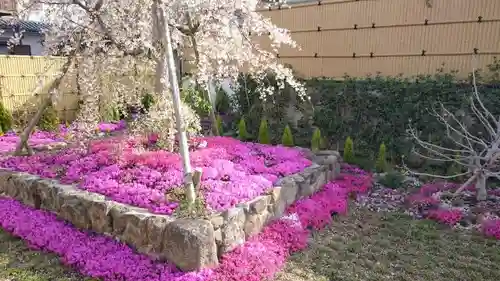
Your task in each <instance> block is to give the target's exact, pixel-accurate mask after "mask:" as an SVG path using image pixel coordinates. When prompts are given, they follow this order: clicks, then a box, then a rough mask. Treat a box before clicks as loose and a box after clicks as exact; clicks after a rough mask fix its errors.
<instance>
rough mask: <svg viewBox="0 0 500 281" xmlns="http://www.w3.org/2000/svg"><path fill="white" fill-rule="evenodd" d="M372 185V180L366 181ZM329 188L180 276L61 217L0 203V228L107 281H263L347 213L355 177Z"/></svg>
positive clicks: (167, 266)
mask: <svg viewBox="0 0 500 281" xmlns="http://www.w3.org/2000/svg"><path fill="white" fill-rule="evenodd" d="M364 177H365V178H364V180H365V181H366V180H367V179H368V178H369V177H370V176H369V175H366V176H364ZM346 178H348V179H347V180H338V181H334V182H331V183H328V184H327V185H325V186H324V188H323V189H322V190H321V191H320V192H318V193H316V194H314V195H313V196H311V197H309V198H305V199H302V200H299V201H297V202H296V203H295V204H294V205H293V206H292V207H290V208H289V209H288V210H287V216H285V217H283V218H281V219H278V220H276V221H274V222H272V223H271V224H269V225H268V226H267V227H265V228H264V230H263V231H262V232H261V233H260V234H258V235H256V236H254V237H251V238H250V239H248V240H247V241H246V242H245V244H243V245H241V246H239V247H238V248H236V249H235V250H233V251H232V252H230V253H226V254H225V255H224V256H223V257H222V259H221V264H220V266H219V267H218V268H216V269H213V270H203V271H201V272H190V273H183V272H180V271H179V270H178V269H177V268H176V267H175V266H173V265H172V264H170V263H162V262H154V261H152V260H150V259H149V258H148V257H146V256H144V255H140V254H137V253H134V251H133V250H132V249H131V248H129V247H128V246H126V245H125V244H122V243H119V242H117V241H116V240H114V239H112V238H110V237H106V236H103V235H97V234H89V233H87V232H84V231H80V230H77V229H75V228H73V227H72V226H71V225H70V224H68V223H65V222H62V221H60V220H58V219H56V217H55V215H53V214H51V213H48V212H45V211H41V210H34V209H32V208H29V207H26V206H23V205H22V204H21V203H19V202H17V201H15V200H12V199H7V198H0V226H1V227H2V228H4V229H5V230H7V231H9V232H11V233H12V234H14V235H16V236H18V237H21V238H23V239H24V240H25V241H26V242H27V243H28V244H29V246H30V247H32V248H34V249H37V250H44V251H49V252H53V253H56V254H58V255H59V256H60V257H61V260H62V262H63V263H65V264H67V265H69V266H72V267H73V268H75V269H76V270H78V271H80V272H81V273H82V274H84V275H87V276H90V277H94V278H100V279H102V280H104V281H167V280H168V281H261V280H266V278H272V277H273V276H274V274H275V273H276V272H278V271H279V270H281V269H282V268H283V266H284V264H285V262H286V259H287V258H288V257H289V256H290V254H292V253H294V252H296V251H300V250H302V249H304V248H305V247H306V246H307V238H308V235H309V234H310V231H311V229H317V230H319V229H321V228H322V227H324V226H325V225H326V222H330V221H331V219H332V213H336V212H337V213H344V212H345V211H346V208H347V194H349V193H350V192H352V191H354V192H356V191H355V189H356V187H355V186H354V185H353V184H352V178H350V177H346Z"/></svg>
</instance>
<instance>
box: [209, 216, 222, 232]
mask: <svg viewBox="0 0 500 281" xmlns="http://www.w3.org/2000/svg"><path fill="white" fill-rule="evenodd" d="M210 222H211V223H212V225H213V226H214V229H218V228H220V227H221V226H222V224H224V218H223V217H222V216H221V215H219V214H217V215H214V216H212V217H211V218H210Z"/></svg>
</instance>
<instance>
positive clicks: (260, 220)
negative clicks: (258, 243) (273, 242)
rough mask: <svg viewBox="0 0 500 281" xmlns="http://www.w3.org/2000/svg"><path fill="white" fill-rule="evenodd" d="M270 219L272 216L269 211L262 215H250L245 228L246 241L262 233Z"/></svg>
mask: <svg viewBox="0 0 500 281" xmlns="http://www.w3.org/2000/svg"><path fill="white" fill-rule="evenodd" d="M270 217H271V214H270V213H269V212H268V211H267V210H265V211H264V212H262V213H256V214H249V215H248V216H247V219H246V222H245V226H244V230H245V235H246V239H248V238H250V237H251V236H254V235H256V234H258V233H260V231H261V230H262V228H264V226H265V225H266V223H267V222H268V220H269V219H270Z"/></svg>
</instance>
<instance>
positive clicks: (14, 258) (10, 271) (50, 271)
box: [0, 229, 92, 281]
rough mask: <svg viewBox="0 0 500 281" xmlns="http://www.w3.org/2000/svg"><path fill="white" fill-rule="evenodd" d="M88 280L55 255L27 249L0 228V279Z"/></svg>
mask: <svg viewBox="0 0 500 281" xmlns="http://www.w3.org/2000/svg"><path fill="white" fill-rule="evenodd" d="M77 280H78V281H80V280H82V281H83V280H85V281H90V280H92V279H90V278H84V277H82V276H80V275H79V274H77V273H75V272H74V271H72V270H71V269H68V268H66V267H64V266H62V265H61V263H60V262H59V258H58V257H57V256H55V255H50V254H46V253H43V252H37V251H31V250H29V249H28V248H27V247H26V246H25V244H24V242H23V241H22V240H20V239H17V238H14V237H12V236H11V235H9V234H8V233H6V232H5V231H3V230H2V229H0V281H77Z"/></svg>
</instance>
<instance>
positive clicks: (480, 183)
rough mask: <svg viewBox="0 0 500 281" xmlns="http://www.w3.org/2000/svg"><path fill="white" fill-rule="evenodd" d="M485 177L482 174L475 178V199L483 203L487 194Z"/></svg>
mask: <svg viewBox="0 0 500 281" xmlns="http://www.w3.org/2000/svg"><path fill="white" fill-rule="evenodd" d="M486 180H487V178H486V176H485V175H483V174H480V175H479V176H478V177H477V180H476V186H475V187H476V199H477V200H478V201H484V200H486V197H487V192H486Z"/></svg>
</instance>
